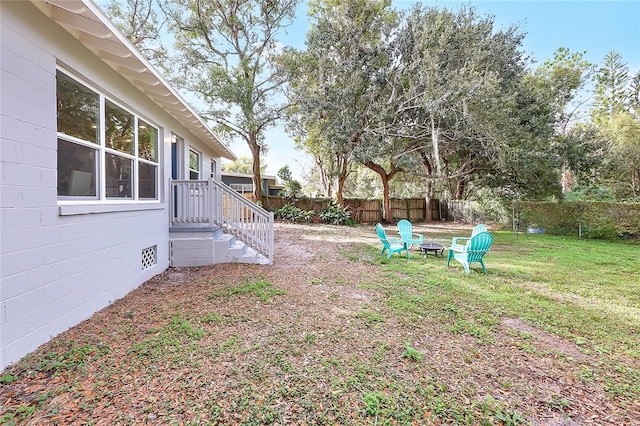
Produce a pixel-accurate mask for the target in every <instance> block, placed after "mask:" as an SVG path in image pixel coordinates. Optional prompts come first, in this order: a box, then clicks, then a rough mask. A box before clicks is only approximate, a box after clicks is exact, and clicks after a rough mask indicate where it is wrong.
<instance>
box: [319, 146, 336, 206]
mask: <svg viewBox="0 0 640 426" xmlns="http://www.w3.org/2000/svg"><path fill="white" fill-rule="evenodd" d="M316 165H317V166H318V170H319V171H320V183H321V184H322V192H323V194H324V196H325V197H327V198H331V197H333V181H332V179H331V178H330V177H329V175H328V174H327V171H326V170H325V167H324V161H322V158H320V156H316Z"/></svg>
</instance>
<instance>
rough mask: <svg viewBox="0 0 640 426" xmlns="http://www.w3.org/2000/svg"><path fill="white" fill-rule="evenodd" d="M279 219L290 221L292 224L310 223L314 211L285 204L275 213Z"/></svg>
mask: <svg viewBox="0 0 640 426" xmlns="http://www.w3.org/2000/svg"><path fill="white" fill-rule="evenodd" d="M273 213H274V214H275V216H276V218H278V219H282V220H288V221H290V222H308V221H309V219H311V217H313V215H314V211H313V210H302V209H301V208H299V207H295V206H293V205H291V204H285V205H284V206H282V207H280V208H279V209H276V210H274V212H273Z"/></svg>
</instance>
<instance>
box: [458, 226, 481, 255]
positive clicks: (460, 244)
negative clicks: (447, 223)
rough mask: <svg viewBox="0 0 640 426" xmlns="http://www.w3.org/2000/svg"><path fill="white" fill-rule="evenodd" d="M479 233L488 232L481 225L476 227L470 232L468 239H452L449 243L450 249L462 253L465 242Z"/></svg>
mask: <svg viewBox="0 0 640 426" xmlns="http://www.w3.org/2000/svg"><path fill="white" fill-rule="evenodd" d="M480 232H488V231H487V227H486V226H485V225H482V224H480V225H476V226H474V227H473V229H472V230H471V236H470V237H453V240H452V241H451V247H453V248H454V249H455V250H457V251H462V250H463V249H464V247H465V246H466V245H467V242H468V241H469V239H470V238H472V237H473V236H475V235H476V234H479V233H480Z"/></svg>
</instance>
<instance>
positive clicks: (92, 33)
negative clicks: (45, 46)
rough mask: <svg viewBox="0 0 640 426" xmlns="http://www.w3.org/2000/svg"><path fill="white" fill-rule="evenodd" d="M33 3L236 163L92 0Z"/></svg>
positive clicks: (193, 131)
mask: <svg viewBox="0 0 640 426" xmlns="http://www.w3.org/2000/svg"><path fill="white" fill-rule="evenodd" d="M31 2H32V3H33V4H34V5H35V6H36V7H37V8H38V9H40V10H41V11H42V12H43V13H44V14H45V15H47V16H48V17H49V18H50V19H51V20H52V21H54V22H56V23H57V24H59V25H60V26H61V27H62V28H64V29H65V30H66V31H67V32H68V33H69V34H71V35H72V36H73V37H74V38H76V39H77V40H79V41H80V42H81V43H82V44H83V45H84V46H86V47H87V48H88V49H89V50H91V51H92V52H93V53H94V54H95V55H96V56H97V57H98V58H100V59H101V60H102V61H103V62H104V63H105V64H107V65H108V66H109V67H111V68H112V69H113V70H115V71H116V72H117V73H118V74H120V75H122V76H123V77H124V78H126V79H127V80H129V82H131V84H133V85H134V86H135V87H136V88H138V90H140V91H141V92H142V93H144V94H145V95H146V96H147V97H148V98H150V99H151V100H152V101H153V102H155V103H156V104H157V105H159V106H160V107H161V108H162V109H164V110H165V111H166V112H167V113H168V114H169V115H171V116H172V117H173V118H175V119H176V120H178V121H179V122H180V123H182V124H183V125H184V126H185V127H186V128H187V129H188V130H189V131H191V132H192V133H193V134H194V135H195V136H197V137H198V138H200V139H201V140H202V141H203V142H205V143H206V144H207V145H208V146H209V147H211V148H212V149H214V150H215V151H216V152H217V153H218V154H219V155H220V156H221V157H224V158H227V159H230V160H235V159H236V156H235V155H234V154H233V153H232V152H231V151H230V150H229V148H227V147H226V146H225V145H224V144H222V142H221V141H220V139H219V138H218V137H217V136H216V135H215V134H214V133H213V131H212V130H211V129H210V128H209V126H208V125H207V124H206V123H205V122H204V121H203V119H202V118H201V117H200V115H198V113H196V112H195V111H194V110H193V108H191V107H190V106H189V105H188V104H187V103H186V102H185V101H184V99H183V98H182V97H181V96H180V95H179V94H178V93H177V92H176V90H175V89H174V88H173V87H172V86H171V85H170V84H169V83H168V82H167V81H166V80H165V78H164V77H162V76H161V75H160V74H159V73H158V72H157V71H156V70H155V69H154V68H153V66H152V65H151V64H150V63H149V61H147V60H146V59H145V58H144V57H143V56H142V54H141V53H140V51H139V50H138V49H137V48H136V47H135V46H133V45H132V44H131V43H130V42H129V41H128V40H127V39H126V37H125V36H124V35H123V34H122V33H121V32H120V30H118V29H117V27H116V26H115V25H114V24H113V23H112V22H111V21H110V20H109V19H108V18H107V17H106V16H105V15H104V14H103V13H102V11H101V10H100V9H99V8H98V6H96V5H95V4H93V3H92V2H91V1H89V0H46V1H42V0H31Z"/></svg>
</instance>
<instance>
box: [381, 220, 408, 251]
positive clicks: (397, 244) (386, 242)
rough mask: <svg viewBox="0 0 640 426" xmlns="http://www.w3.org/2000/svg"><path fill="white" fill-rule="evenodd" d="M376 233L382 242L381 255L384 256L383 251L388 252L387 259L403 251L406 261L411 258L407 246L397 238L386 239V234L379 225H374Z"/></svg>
mask: <svg viewBox="0 0 640 426" xmlns="http://www.w3.org/2000/svg"><path fill="white" fill-rule="evenodd" d="M376 232H377V233H378V237H379V238H380V241H381V242H382V251H380V254H381V255H382V254H384V252H385V251H388V253H387V259H389V258H390V257H391V255H392V254H393V253H398V254H400V252H402V251H403V250H404V251H406V252H407V259H410V258H411V256H410V255H409V250H408V249H407V245H406V244H405V243H403V242H402V240H399V239H397V238H387V233H386V232H385V230H384V228H383V227H382V225H380V224H379V223H378V224H377V225H376Z"/></svg>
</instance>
